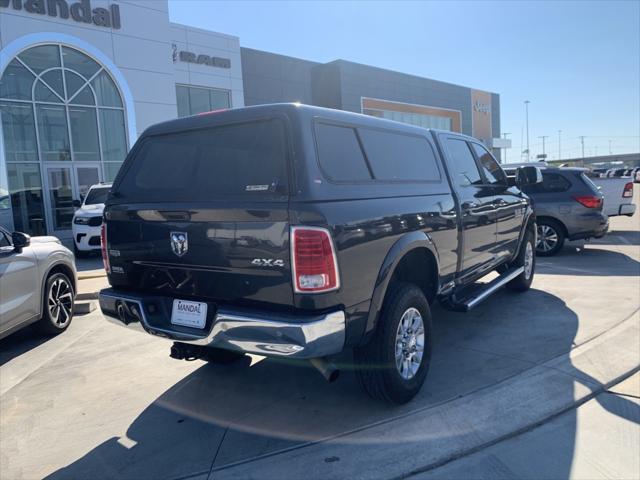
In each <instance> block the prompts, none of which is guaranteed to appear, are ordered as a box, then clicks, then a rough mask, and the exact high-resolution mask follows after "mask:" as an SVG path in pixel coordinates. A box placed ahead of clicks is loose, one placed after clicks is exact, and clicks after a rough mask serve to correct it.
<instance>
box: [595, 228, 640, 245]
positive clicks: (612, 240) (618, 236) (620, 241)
mask: <svg viewBox="0 0 640 480" xmlns="http://www.w3.org/2000/svg"><path fill="white" fill-rule="evenodd" d="M593 243H596V244H599V245H640V232H639V231H636V230H611V231H609V233H607V235H605V236H604V237H602V238H598V239H596V240H594V241H593Z"/></svg>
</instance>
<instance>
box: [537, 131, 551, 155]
mask: <svg viewBox="0 0 640 480" xmlns="http://www.w3.org/2000/svg"><path fill="white" fill-rule="evenodd" d="M538 138H541V139H542V158H544V159H545V160H546V159H547V152H546V151H545V148H544V146H545V143H544V141H545V140H546V139H547V138H549V135H542V136H541V137H538Z"/></svg>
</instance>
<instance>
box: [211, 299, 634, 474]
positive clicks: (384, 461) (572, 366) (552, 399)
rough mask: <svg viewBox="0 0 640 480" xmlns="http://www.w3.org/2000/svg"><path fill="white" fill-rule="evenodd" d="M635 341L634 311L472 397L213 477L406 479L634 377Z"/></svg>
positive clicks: (221, 470) (262, 458)
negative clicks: (547, 358) (546, 359)
mask: <svg viewBox="0 0 640 480" xmlns="http://www.w3.org/2000/svg"><path fill="white" fill-rule="evenodd" d="M639 335H640V315H639V314H638V310H636V311H635V312H634V313H633V314H632V315H630V316H629V317H628V318H627V319H625V320H623V321H622V322H620V323H619V324H617V325H616V326H615V327H613V328H612V329H610V330H608V331H606V332H604V333H602V334H600V335H598V336H596V337H594V338H591V339H590V340H588V341H586V342H585V343H582V344H581V345H579V346H578V347H576V348H574V349H573V350H572V351H571V352H568V353H565V354H562V355H559V356H557V357H555V358H553V359H551V360H548V361H546V362H544V363H542V364H539V365H536V366H534V367H532V368H531V369H529V370H526V371H524V372H522V373H520V374H518V375H516V376H514V377H511V378H509V379H506V380H504V381H502V382H500V383H498V384H495V385H492V386H490V387H487V388H484V389H482V390H479V391H476V392H475V393H472V394H470V395H466V396H464V397H461V398H458V399H455V400H451V401H449V402H446V403H444V404H440V405H435V406H432V407H429V408H426V409H419V410H416V411H414V412H411V413H409V414H407V415H403V416H401V417H399V418H395V419H389V420H385V421H383V422H379V423H376V424H374V425H369V426H364V427H361V428H359V429H356V430H354V431H351V432H346V433H344V434H341V435H338V436H334V437H331V438H328V439H325V440H322V441H320V442H315V443H310V444H304V445H299V446H295V447H291V448H288V449H284V450H280V451H279V452H273V453H270V454H266V455H262V456H258V457H254V458H252V459H247V460H243V461H240V462H237V463H233V464H227V465H223V466H220V467H217V468H213V469H212V470H211V473H213V472H216V473H215V477H216V478H234V479H237V478H255V476H256V472H260V474H259V476H260V478H283V477H292V478H307V479H308V480H310V479H314V478H319V479H320V478H322V479H327V478H354V479H355V478H362V479H369V478H404V477H407V476H409V475H415V474H418V473H422V472H426V471H429V470H433V469H434V468H437V467H440V466H442V465H445V464H446V463H449V462H452V461H455V460H457V459H459V458H461V457H464V456H467V455H470V454H472V453H475V452H478V451H480V450H483V449H484V448H487V447H489V446H491V445H494V444H496V443H498V442H500V441H503V440H506V439H508V438H511V437H513V436H516V435H519V434H521V433H524V432H526V431H528V430H531V429H533V428H535V427H537V426H539V425H541V424H543V423H545V422H547V421H549V420H550V419H552V418H554V417H556V416H558V415H560V414H562V413H564V412H567V411H570V410H572V409H574V408H576V407H578V406H580V405H582V404H584V403H585V402H587V401H589V400H591V399H592V398H594V397H595V396H597V395H598V394H600V393H602V392H603V391H604V390H606V389H607V388H610V387H611V385H613V384H616V383H618V382H620V381H622V380H623V379H625V378H626V377H628V376H630V375H632V374H633V373H635V372H636V371H638V370H639V369H640V365H639V364H638V358H640V346H639V345H638V342H637V338H638V336H639ZM372 458H373V459H376V460H375V461H373V462H372V461H371V459H372ZM329 459H331V461H329ZM398 459H404V460H403V461H402V462H400V461H398Z"/></svg>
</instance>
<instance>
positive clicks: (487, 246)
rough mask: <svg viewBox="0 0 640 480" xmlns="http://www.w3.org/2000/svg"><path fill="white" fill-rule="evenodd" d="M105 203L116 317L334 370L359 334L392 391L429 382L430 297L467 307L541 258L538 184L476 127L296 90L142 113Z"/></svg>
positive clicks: (103, 300)
mask: <svg viewBox="0 0 640 480" xmlns="http://www.w3.org/2000/svg"><path fill="white" fill-rule="evenodd" d="M539 181H541V176H540V172H539V170H538V169H536V168H535V167H523V168H521V169H520V170H519V171H518V175H517V184H518V185H524V184H531V183H536V182H539ZM104 216H105V222H104V224H103V230H102V249H103V258H104V262H105V268H106V270H107V272H108V277H109V282H110V284H111V288H109V289H105V290H103V291H102V292H101V293H100V307H101V309H102V312H103V313H104V315H105V316H106V317H107V318H109V319H110V320H112V321H114V322H115V323H117V324H119V325H123V326H127V327H130V328H133V329H139V330H142V331H146V332H147V333H149V334H152V335H156V336H159V337H164V338H166V339H169V340H172V341H173V342H174V344H173V346H172V348H171V355H172V356H173V357H175V358H185V359H193V358H204V359H210V360H214V361H215V360H217V361H222V360H225V361H226V360H228V359H229V358H233V357H235V356H240V355H243V354H245V353H253V354H259V355H265V356H269V357H285V358H290V359H308V360H311V363H312V364H313V365H314V366H316V367H317V368H318V370H320V372H321V373H323V375H324V376H325V377H326V378H327V379H330V380H331V379H334V378H335V377H336V375H337V370H336V368H335V367H334V365H333V363H332V362H331V360H330V357H331V356H333V355H336V354H338V353H340V352H342V351H343V350H345V349H352V350H353V358H354V364H355V368H356V371H357V372H358V378H359V379H360V381H361V383H362V385H363V387H364V388H365V390H366V391H367V392H368V393H369V394H370V395H372V396H373V397H376V398H381V399H384V400H387V401H389V402H393V403H403V402H407V401H408V400H410V399H411V398H412V397H413V396H414V395H415V394H416V393H417V392H418V391H419V389H420V388H421V386H422V384H423V383H424V380H425V377H426V375H427V370H428V368H429V361H430V354H431V342H432V338H431V337H432V332H431V313H430V308H429V306H430V305H431V304H432V303H433V302H434V301H436V300H440V301H441V302H443V303H444V304H445V305H446V306H447V307H449V308H453V309H456V310H463V311H466V310H469V309H471V308H472V307H474V306H475V305H476V304H478V303H479V302H480V301H482V300H483V299H484V298H486V297H487V296H489V295H490V294H491V293H493V292H494V291H496V290H497V289H498V288H500V287H502V286H505V285H506V286H507V287H509V288H511V289H512V290H515V291H525V290H527V289H528V288H529V286H530V285H531V281H532V279H533V275H534V268H535V248H534V246H535V231H536V227H535V217H534V215H533V210H532V208H531V204H530V201H529V199H528V198H527V196H526V195H524V194H523V193H522V192H521V191H520V190H519V189H518V187H516V186H511V187H510V186H509V185H508V184H507V178H506V176H505V174H504V172H503V171H502V169H501V168H500V166H499V165H498V163H497V162H496V161H495V159H494V158H493V157H492V155H491V154H490V153H489V152H488V151H487V150H486V148H485V147H484V146H483V145H482V144H481V143H479V142H478V141H477V140H475V139H473V138H470V137H467V136H464V135H460V134H457V133H452V132H447V131H432V130H425V129H422V128H418V127H414V126H411V125H405V124H401V123H397V122H391V121H387V120H382V119H378V118H373V117H369V116H365V115H359V114H354V113H348V112H344V111H337V110H330V109H324V108H316V107H309V106H303V105H297V104H279V105H264V106H257V107H249V108H240V109H234V110H227V111H222V112H211V113H208V114H201V115H198V116H193V117H188V118H183V119H178V120H172V121H168V122H164V123H160V124H157V125H154V126H152V127H150V128H149V129H147V130H146V131H145V132H144V133H143V134H142V135H141V137H140V138H139V140H138V141H137V142H136V144H135V146H134V147H133V149H132V150H131V152H130V153H129V155H128V157H127V159H126V161H125V163H124V165H123V167H122V168H121V170H120V172H119V174H118V176H117V178H116V180H115V182H114V184H113V188H112V191H111V194H110V197H109V199H108V201H107V203H106V207H105V213H104ZM496 270H497V272H498V273H499V275H498V276H497V277H496V278H495V279H493V280H491V281H489V282H485V283H478V280H480V279H482V277H484V276H486V275H487V274H489V273H491V272H493V271H496Z"/></svg>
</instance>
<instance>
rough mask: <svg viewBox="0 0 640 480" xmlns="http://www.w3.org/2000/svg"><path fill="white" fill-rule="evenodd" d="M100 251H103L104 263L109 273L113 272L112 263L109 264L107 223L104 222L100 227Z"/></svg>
mask: <svg viewBox="0 0 640 480" xmlns="http://www.w3.org/2000/svg"><path fill="white" fill-rule="evenodd" d="M100 251H101V252H102V263H103V264H104V269H105V271H106V272H107V273H111V265H109V254H108V253H107V224H106V223H104V222H102V227H101V228H100Z"/></svg>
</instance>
